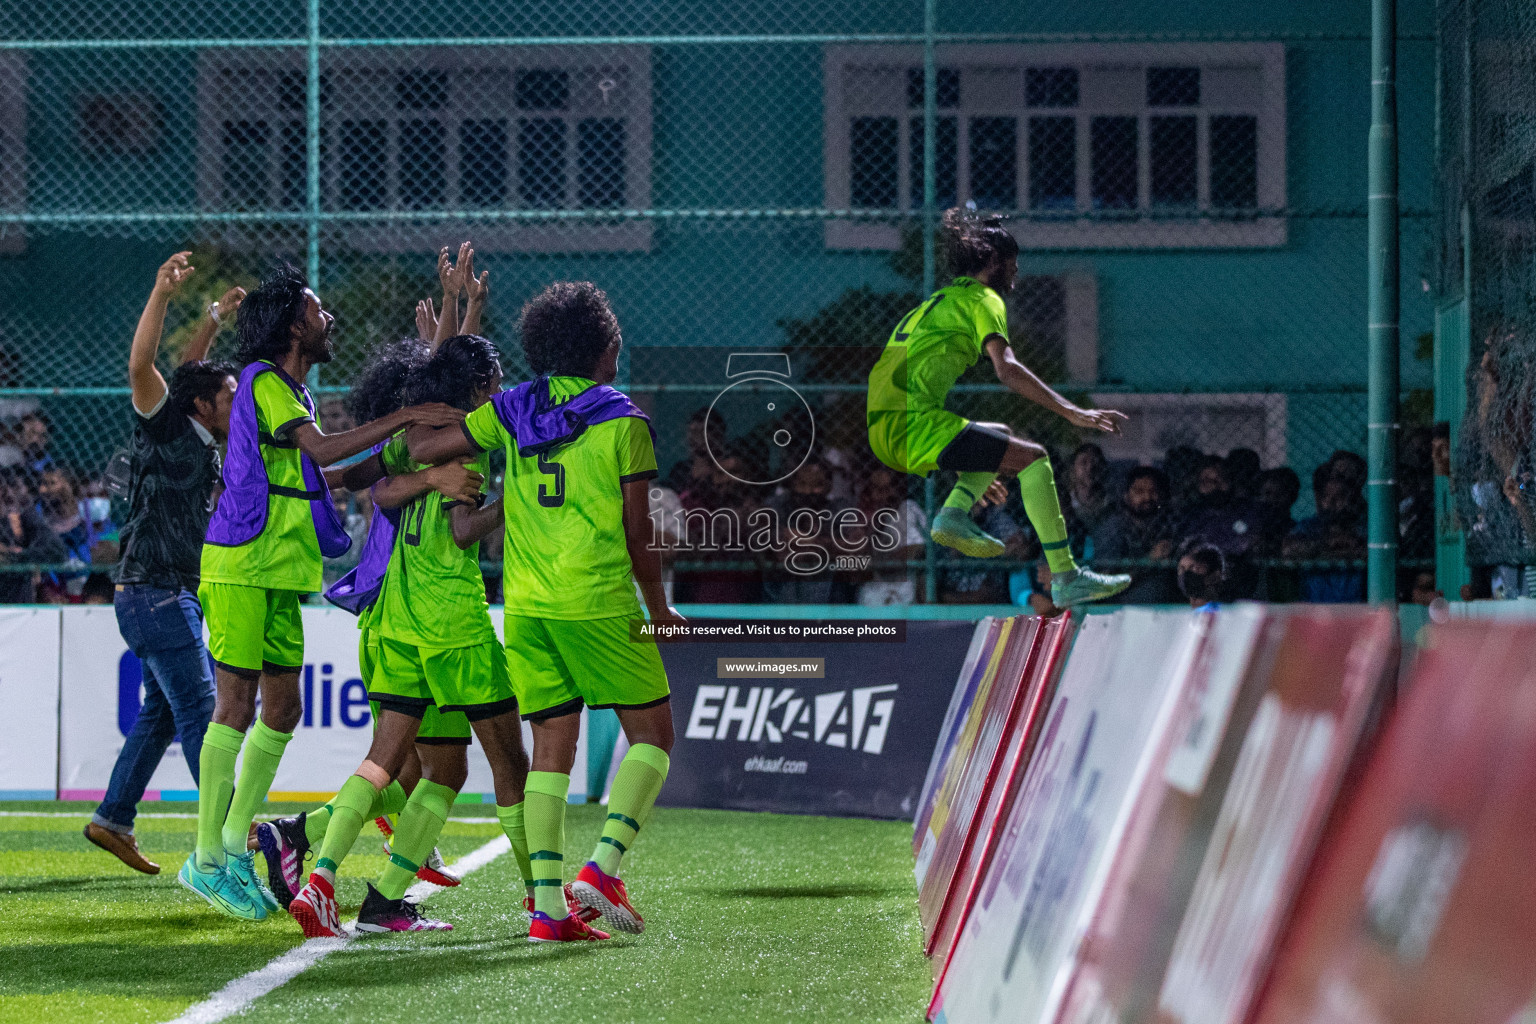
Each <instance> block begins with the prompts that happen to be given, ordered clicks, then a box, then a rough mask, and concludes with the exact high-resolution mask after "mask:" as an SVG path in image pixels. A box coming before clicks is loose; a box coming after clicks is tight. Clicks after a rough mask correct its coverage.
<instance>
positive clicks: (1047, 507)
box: [1019, 456, 1077, 572]
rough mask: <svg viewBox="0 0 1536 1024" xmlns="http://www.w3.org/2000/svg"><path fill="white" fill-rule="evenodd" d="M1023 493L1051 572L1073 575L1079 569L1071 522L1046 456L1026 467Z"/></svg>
mask: <svg viewBox="0 0 1536 1024" xmlns="http://www.w3.org/2000/svg"><path fill="white" fill-rule="evenodd" d="M1019 494H1020V496H1022V497H1023V499H1024V512H1025V514H1026V515H1028V516H1029V524H1030V525H1031V526H1033V527H1034V528H1035V536H1037V537H1039V538H1040V546H1041V547H1042V548H1043V549H1045V560H1046V562H1048V563H1049V564H1050V566H1051V572H1071V571H1072V570H1074V569H1076V568H1077V562H1076V561H1074V560H1073V558H1072V549H1071V547H1069V546H1068V541H1067V521H1066V519H1064V518H1063V517H1062V514H1061V501H1060V499H1059V498H1057V496H1056V477H1055V474H1053V473H1052V472H1051V460H1050V459H1048V458H1045V457H1044V456H1042V457H1041V458H1038V459H1036V460H1035V461H1034V462H1031V463H1030V464H1029V465H1027V466H1025V467H1024V471H1023V472H1022V473H1020V474H1019Z"/></svg>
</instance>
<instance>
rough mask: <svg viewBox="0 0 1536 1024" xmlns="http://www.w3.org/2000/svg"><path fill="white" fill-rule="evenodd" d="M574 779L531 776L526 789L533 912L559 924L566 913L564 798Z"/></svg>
mask: <svg viewBox="0 0 1536 1024" xmlns="http://www.w3.org/2000/svg"><path fill="white" fill-rule="evenodd" d="M570 789H571V777H570V776H569V775H565V774H562V773H560V772H529V773H528V782H527V784H526V786H525V787H524V792H525V793H526V794H527V795H526V796H525V797H524V799H523V819H524V823H525V828H526V830H527V834H528V861H529V864H530V865H531V867H532V870H533V909H534V910H536V911H539V912H540V913H543V914H547V915H548V916H550V917H552V918H554V919H555V920H559V919H561V918H563V917H565V915H566V909H565V891H564V889H565V874H564V869H565V857H564V854H563V852H562V849H563V847H564V844H565V798H566V795H567V794H568V793H569V792H570Z"/></svg>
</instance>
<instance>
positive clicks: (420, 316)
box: [416, 299, 437, 345]
mask: <svg viewBox="0 0 1536 1024" xmlns="http://www.w3.org/2000/svg"><path fill="white" fill-rule="evenodd" d="M416 337H418V338H420V339H421V340H422V341H424V342H426V343H427V344H428V345H431V344H432V339H433V338H436V337H437V309H436V307H434V306H433V305H432V300H431V299H422V300H421V301H420V302H418V303H416Z"/></svg>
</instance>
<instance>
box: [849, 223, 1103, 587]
mask: <svg viewBox="0 0 1536 1024" xmlns="http://www.w3.org/2000/svg"><path fill="white" fill-rule="evenodd" d="M943 238H944V249H945V255H946V257H947V260H948V263H949V267H950V270H951V271H952V272H953V273H954V274H955V275H956V276H955V278H954V280H953V281H952V282H951V283H950V284H949V285H947V286H946V287H944V288H940V289H939V290H938V291H936V292H934V293H933V294H932V295H930V296H929V297H928V298H927V299H926V300H925V301H924V302H923V303H922V304H921V305H920V306H918V307H917V308H916V309H914V310H912V311H911V312H909V313H908V314H907V315H906V316H904V317H902V318H901V322H900V323H898V324H897V325H896V329H895V330H894V331H893V332H892V333H891V337H890V340H888V341H887V342H886V345H885V350H884V351H883V352H882V353H881V355H880V359H879V361H878V362H876V363H875V367H874V369H873V370H871V371H870V374H869V398H868V411H867V420H868V425H869V444H870V447H871V448H872V449H873V450H874V453H875V455H876V456H877V457H878V458H879V459H880V461H881V462H883V463H885V464H886V465H887V466H890V467H891V468H892V469H895V470H899V471H900V472H903V473H911V474H914V475H917V476H927V475H928V474H929V473H931V472H933V471H934V470H935V469H945V470H950V471H953V472H955V473H956V474H958V476H959V479H958V481H957V482H956V483H955V487H954V489H953V490H952V491H950V493H949V497H948V498H946V499H945V500H944V507H943V508H941V509H940V510H939V513H938V515H936V516H935V517H934V521H933V532H932V536H933V539H934V540H935V541H936V542H938V543H940V544H943V545H945V546H946V547H950V548H954V549H955V550H956V551H959V552H960V553H961V554H964V555H969V556H971V557H974V558H993V557H996V556H997V555H1000V554H1002V552H1003V543H1002V541H1000V540H998V539H997V538H996V537H993V536H992V535H990V534H988V533H986V532H985V531H983V530H982V529H981V528H980V527H978V526H977V525H976V524H975V522H973V521H972V519H971V509H972V508H973V507H974V506H975V505H976V504H977V503H978V502H981V501H984V500H992V499H994V498H998V497H1000V496H1001V492H1000V491H999V489H998V488H997V487H996V486H995V482H996V481H997V479H998V477H999V476H1003V477H1012V476H1015V475H1017V476H1018V478H1019V492H1020V495H1021V497H1022V498H1023V499H1024V511H1025V512H1026V513H1027V514H1028V515H1029V521H1030V523H1031V525H1033V526H1034V528H1035V533H1036V535H1037V536H1038V537H1039V538H1040V544H1041V547H1042V548H1044V550H1045V557H1046V560H1047V561H1048V562H1049V563H1050V567H1051V599H1052V601H1053V602H1054V603H1055V604H1056V606H1057V607H1059V608H1066V607H1069V606H1071V605H1075V604H1081V603H1083V602H1085V601H1097V600H1102V599H1103V598H1106V597H1112V596H1113V595H1115V594H1118V593H1120V592H1121V591H1122V590H1124V589H1125V588H1126V587H1128V586H1130V583H1131V578H1130V577H1129V576H1106V575H1101V574H1099V573H1096V572H1092V571H1091V570H1088V569H1080V568H1078V566H1077V563H1076V562H1075V561H1074V560H1073V557H1072V551H1071V549H1070V547H1069V546H1068V540H1067V525H1066V521H1065V519H1064V518H1063V517H1062V514H1061V504H1060V499H1059V497H1058V496H1057V493H1056V481H1055V478H1054V476H1053V474H1052V473H1051V463H1050V459H1049V458H1048V457H1047V455H1046V451H1045V449H1044V448H1043V447H1041V446H1040V445H1038V444H1036V443H1034V442H1033V441H1026V440H1025V439H1024V438H1021V437H1017V436H1015V435H1014V434H1013V432H1012V431H1011V430H1009V429H1008V427H1007V426H1005V425H1003V424H1001V423H974V422H972V421H970V420H967V419H965V418H964V417H962V416H959V415H957V414H956V413H953V412H950V411H949V410H948V409H946V408H944V403H945V400H946V399H947V398H948V397H949V392H950V390H951V389H952V388H953V387H954V386H955V382H956V381H957V380H959V378H960V375H961V374H962V373H964V372H965V371H966V370H968V369H970V367H971V366H973V365H975V363H976V362H977V360H979V359H980V358H981V356H982V355H983V354H985V355H986V356H987V358H988V359H989V360H990V361H991V363H992V367H993V369H994V370H995V371H996V372H997V378H998V380H999V381H1001V382H1002V384H1003V386H1004V387H1006V388H1007V389H1008V390H1010V391H1012V392H1014V393H1015V394H1018V395H1021V396H1023V397H1024V398H1027V399H1029V400H1030V401H1032V402H1034V403H1036V404H1038V405H1040V406H1043V407H1044V408H1046V409H1049V410H1050V411H1052V412H1054V413H1056V414H1057V415H1058V416H1061V417H1063V418H1064V419H1066V420H1067V421H1068V422H1070V423H1071V424H1073V425H1074V426H1077V427H1082V428H1084V429H1090V430H1101V431H1106V432H1110V433H1114V432H1116V431H1118V430H1119V429H1120V423H1121V422H1122V421H1123V420H1124V419H1125V414H1124V413H1120V412H1116V411H1114V410H1112V409H1081V408H1079V407H1078V406H1076V405H1074V404H1073V403H1072V402H1069V401H1067V399H1065V398H1063V397H1062V396H1061V395H1060V394H1058V393H1057V392H1056V391H1054V390H1052V389H1051V388H1050V387H1048V386H1047V385H1046V384H1045V383H1044V382H1043V381H1041V380H1040V378H1039V377H1037V376H1036V375H1035V374H1034V373H1033V372H1031V371H1030V369H1029V368H1028V367H1027V366H1025V365H1024V364H1023V363H1021V362H1019V360H1018V358H1017V357H1016V356H1015V355H1014V354H1013V349H1012V348H1010V347H1009V345H1008V311H1007V308H1006V306H1005V305H1004V303H1003V299H1004V297H1005V296H1007V295H1008V294H1009V293H1011V292H1012V291H1013V285H1014V279H1015V278H1016V277H1017V276H1018V272H1019V244H1018V242H1017V241H1015V240H1014V237H1013V236H1012V235H1011V234H1009V233H1008V231H1007V229H1006V228H1004V227H1003V225H1002V222H1001V220H1000V219H999V218H982V217H978V216H977V215H976V214H975V213H974V212H973V211H968V210H964V209H960V208H958V207H957V208H954V209H950V210H946V211H945V213H944V222H943ZM989 491H991V492H992V493H991V495H989Z"/></svg>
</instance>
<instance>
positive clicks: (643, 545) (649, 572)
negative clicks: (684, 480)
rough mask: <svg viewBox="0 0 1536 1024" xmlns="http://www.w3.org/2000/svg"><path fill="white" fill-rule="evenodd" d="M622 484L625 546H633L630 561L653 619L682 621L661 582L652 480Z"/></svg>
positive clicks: (629, 547) (630, 548)
mask: <svg viewBox="0 0 1536 1024" xmlns="http://www.w3.org/2000/svg"><path fill="white" fill-rule="evenodd" d="M620 486H621V487H622V488H623V494H624V546H625V547H626V548H628V549H629V563H630V565H631V566H632V567H633V568H634V572H635V582H636V583H638V584H640V596H641V597H643V598H644V599H645V607H646V610H647V611H649V612H650V613H651V621H652V622H662V621H673V622H682V621H684V619H683V617H682V616H681V615H679V614H678V613H677V611H676V610H675V609H674V608H673V607H672V606H671V605H669V604H667V591H666V588H665V587H663V586H662V582H661V553H660V552H659V551H657V550H656V548H655V546H654V545H653V544H652V543H651V539H652V531H653V528H654V526H655V523H654V522H652V520H651V490H650V488H651V481H650V480H648V479H647V480H630V481H628V482H626V483H624V484H621V485H620Z"/></svg>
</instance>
